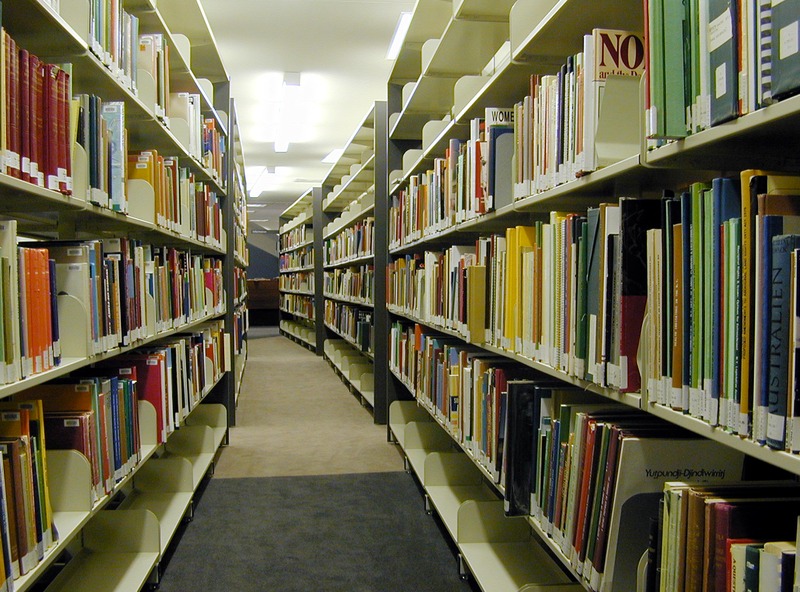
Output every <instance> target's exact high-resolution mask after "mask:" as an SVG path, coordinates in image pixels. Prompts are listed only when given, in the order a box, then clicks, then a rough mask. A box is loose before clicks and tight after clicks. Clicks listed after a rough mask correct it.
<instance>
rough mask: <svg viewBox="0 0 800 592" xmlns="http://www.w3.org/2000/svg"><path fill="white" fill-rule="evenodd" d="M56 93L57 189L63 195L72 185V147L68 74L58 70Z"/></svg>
mask: <svg viewBox="0 0 800 592" xmlns="http://www.w3.org/2000/svg"><path fill="white" fill-rule="evenodd" d="M56 82H57V93H56V101H57V103H56V106H57V109H58V121H57V127H58V161H57V162H58V187H59V191H61V193H64V194H70V193H72V183H71V181H70V180H69V178H70V176H71V174H72V172H71V171H72V166H71V164H70V160H71V156H72V146H71V144H70V139H69V73H68V72H67V71H66V70H62V69H61V68H58V70H57V72H56Z"/></svg>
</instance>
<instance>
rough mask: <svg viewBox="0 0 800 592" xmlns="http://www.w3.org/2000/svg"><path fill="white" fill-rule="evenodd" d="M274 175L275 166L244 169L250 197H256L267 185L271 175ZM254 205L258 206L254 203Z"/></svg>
mask: <svg viewBox="0 0 800 592" xmlns="http://www.w3.org/2000/svg"><path fill="white" fill-rule="evenodd" d="M274 175H275V167H270V166H264V167H257V166H254V167H247V168H246V169H245V176H246V177H247V184H248V186H249V187H250V191H249V195H250V197H258V196H259V195H261V192H262V191H264V190H265V189H266V187H267V184H268V183H269V182H270V180H271V177H273V176H274ZM255 207H259V206H258V205H256V206H255Z"/></svg>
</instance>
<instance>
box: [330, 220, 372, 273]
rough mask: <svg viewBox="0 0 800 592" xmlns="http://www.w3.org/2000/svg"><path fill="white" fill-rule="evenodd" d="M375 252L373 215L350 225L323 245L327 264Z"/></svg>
mask: <svg viewBox="0 0 800 592" xmlns="http://www.w3.org/2000/svg"><path fill="white" fill-rule="evenodd" d="M374 252H375V218H373V217H372V216H370V217H368V218H365V219H364V220H362V221H360V222H357V223H356V224H354V225H353V226H348V227H347V228H345V229H344V230H343V231H342V232H340V233H338V234H337V235H335V236H333V237H331V238H327V239H325V242H324V244H323V245H322V253H323V261H324V262H325V265H335V264H337V263H341V262H343V261H347V260H348V259H355V258H358V257H366V256H369V255H372V254H373V253H374Z"/></svg>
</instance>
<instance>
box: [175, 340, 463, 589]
mask: <svg viewBox="0 0 800 592" xmlns="http://www.w3.org/2000/svg"><path fill="white" fill-rule="evenodd" d="M248 343H249V345H248V347H249V352H248V361H247V367H246V369H245V374H244V381H243V388H242V392H241V395H240V399H239V404H238V410H237V425H236V427H234V428H232V429H231V432H230V445H229V446H227V447H226V448H224V449H223V451H222V454H221V456H220V459H219V463H218V464H217V469H216V472H215V475H214V476H213V477H212V478H211V479H210V480H208V482H207V484H206V485H205V488H204V490H203V492H202V494H201V495H199V496H198V499H197V503H196V508H195V514H194V518H193V521H192V522H191V523H189V524H188V525H186V526H185V527H183V528H182V532H181V533H179V535H178V536H177V537H176V539H177V541H178V542H177V543H174V542H173V545H172V546H171V549H170V550H169V553H168V555H167V557H166V558H165V561H164V562H163V563H162V568H164V569H163V575H162V581H161V586H160V590H161V591H162V592H201V591H202V592H223V591H224V592H233V591H236V592H295V591H297V592H300V591H302V592H311V591H317V590H319V591H323V592H340V591H341V592H451V591H452V592H471V591H472V590H473V589H474V588H473V587H471V585H470V584H469V583H466V582H463V581H461V580H460V578H459V576H458V569H457V563H456V560H455V556H454V554H453V551H452V549H451V546H450V542H449V536H448V535H447V534H446V533H443V532H442V531H441V526H440V524H439V522H438V520H437V519H436V518H435V517H432V516H429V515H427V514H426V513H425V511H424V506H423V501H422V497H421V495H420V491H419V487H418V485H417V483H416V481H415V480H414V477H413V476H411V475H410V474H407V473H405V472H404V471H403V470H402V469H403V463H402V457H401V455H400V454H399V453H398V449H397V447H396V446H395V445H393V444H389V443H388V442H387V441H386V427H385V426H378V425H375V424H374V423H373V421H372V415H371V414H370V412H369V410H368V409H366V408H364V407H361V405H359V403H358V401H357V399H356V398H355V397H353V395H352V394H350V393H349V392H348V390H347V388H346V387H345V386H344V385H343V384H342V382H341V381H340V380H339V378H337V377H336V375H335V374H334V372H333V370H332V369H331V368H329V367H328V365H327V363H325V362H324V361H323V360H322V358H321V357H318V356H316V355H314V354H313V353H311V352H310V351H309V350H307V349H305V348H303V347H301V346H299V345H297V344H296V343H293V342H291V341H290V340H288V339H287V338H285V337H282V336H278V335H277V332H276V330H275V329H273V328H257V329H254V330H252V331H251V335H250V340H249V342H248Z"/></svg>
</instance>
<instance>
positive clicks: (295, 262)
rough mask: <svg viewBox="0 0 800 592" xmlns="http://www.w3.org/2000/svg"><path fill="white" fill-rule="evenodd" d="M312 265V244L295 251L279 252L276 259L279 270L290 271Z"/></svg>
mask: <svg viewBox="0 0 800 592" xmlns="http://www.w3.org/2000/svg"><path fill="white" fill-rule="evenodd" d="M313 265H314V246H313V245H309V246H307V247H302V248H300V249H297V250H295V251H289V252H287V253H281V255H280V258H279V259H278V268H279V269H280V271H282V272H284V271H292V270H296V269H304V268H307V267H311V266H313Z"/></svg>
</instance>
